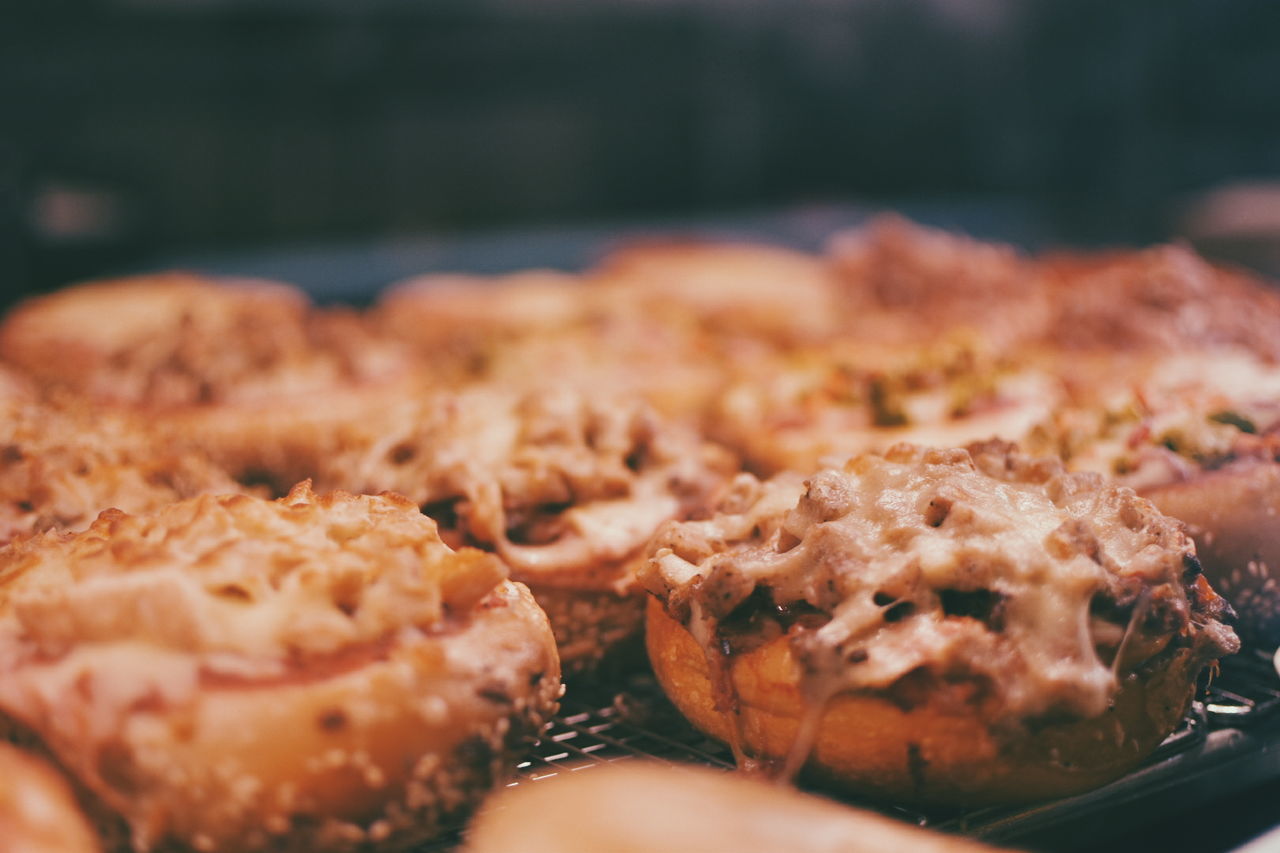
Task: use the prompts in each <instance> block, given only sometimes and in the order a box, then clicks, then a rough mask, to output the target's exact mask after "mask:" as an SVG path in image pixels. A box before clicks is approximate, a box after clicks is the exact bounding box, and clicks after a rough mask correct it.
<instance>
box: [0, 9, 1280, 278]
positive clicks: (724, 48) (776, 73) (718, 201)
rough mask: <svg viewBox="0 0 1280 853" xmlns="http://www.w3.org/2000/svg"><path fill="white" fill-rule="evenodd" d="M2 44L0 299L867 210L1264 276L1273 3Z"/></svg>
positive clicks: (204, 17)
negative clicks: (269, 263)
mask: <svg viewBox="0 0 1280 853" xmlns="http://www.w3.org/2000/svg"><path fill="white" fill-rule="evenodd" d="M3 18H4V20H5V23H4V24H2V25H0V110H2V111H0V116H3V118H2V119H0V262H2V264H3V267H2V270H3V275H4V276H5V281H6V286H7V288H8V290H9V291H10V295H11V296H12V295H13V294H16V293H19V292H24V291H30V290H35V289H47V288H49V287H53V286H56V285H60V284H63V283H65V282H67V281H70V280H74V279H77V278H82V277H85V276H91V275H100V274H106V273H110V272H115V271H118V270H128V269H138V268H145V267H147V266H149V265H152V264H166V263H170V262H182V261H184V260H186V259H188V258H205V259H208V258H217V257H220V256H225V257H233V256H237V253H239V255H238V256H240V257H247V256H246V255H245V254H244V253H246V252H249V253H252V252H255V251H257V252H259V253H262V252H268V251H279V250H281V249H282V247H293V248H292V249H290V250H291V251H295V252H305V251H306V250H307V247H334V246H360V245H364V244H365V242H367V241H387V240H394V241H399V243H398V244H399V245H407V244H409V243H412V241H414V240H417V239H423V240H430V239H439V238H440V236H441V235H458V234H475V233H500V234H519V233H523V232H524V231H525V230H527V229H538V228H542V229H546V228H548V227H550V228H552V229H555V228H558V227H571V226H582V225H587V224H589V225H591V226H592V227H602V228H608V227H609V226H610V224H617V225H619V227H621V226H622V225H625V224H627V223H636V222H673V223H679V222H684V221H699V222H716V221H717V220H718V219H720V218H730V219H731V218H733V217H740V216H743V215H746V216H753V215H760V214H761V212H764V213H765V215H767V214H768V212H771V211H785V212H787V213H788V215H792V216H794V215H795V214H796V212H797V211H798V212H800V215H803V214H804V212H805V211H814V210H817V211H823V210H828V211H829V210H832V209H834V210H838V211H842V212H849V211H853V212H854V213H853V214H851V215H855V216H856V215H861V213H862V212H863V211H865V210H866V209H870V208H878V207H893V208H902V209H905V210H907V211H908V212H911V211H913V210H920V211H924V212H925V213H924V217H923V218H926V219H928V218H930V217H931V216H932V218H934V219H938V220H942V221H943V224H952V225H960V226H962V227H964V226H966V225H968V224H969V223H976V224H975V225H973V226H972V227H971V230H977V231H986V232H990V233H984V234H983V236H1002V235H1006V234H1007V235H1009V236H1010V238H1011V239H1014V240H1018V241H1020V242H1024V243H1032V244H1043V243H1071V244H1082V245H1094V244H1099V243H1110V244H1134V243H1145V242H1150V241H1154V240H1160V239H1166V238H1169V237H1172V236H1189V237H1191V238H1193V239H1195V240H1197V241H1199V242H1200V243H1202V244H1203V245H1205V246H1207V247H1208V248H1209V249H1210V250H1211V251H1216V252H1220V253H1222V254H1224V255H1225V256H1228V257H1231V258H1233V259H1239V260H1243V261H1245V262H1247V263H1253V264H1255V265H1257V266H1260V267H1263V268H1267V267H1268V266H1269V265H1270V264H1273V263H1276V259H1275V254H1274V248H1273V246H1274V244H1275V239H1274V238H1275V236H1276V234H1277V233H1278V232H1280V192H1277V189H1276V187H1277V186H1278V185H1277V184H1276V183H1275V182H1276V181H1280V94H1277V87H1278V85H1280V3H1276V2H1273V0H1255V1H1254V2H1245V0H1135V2H1123V3H1116V2H1112V0H595V2H571V0H559V1H558V2H557V0H434V1H433V0H417V2H414V0H362V2H338V0H309V1H308V0H96V2H92V1H91V0H46V2H42V3H28V4H20V5H19V4H10V7H9V8H8V9H7V10H6V12H5V13H4V16H3ZM836 218H837V219H839V218H840V217H836ZM846 218H847V217H846ZM818 221H819V222H825V221H826V220H823V219H822V218H821V216H819V217H818ZM362 241H365V242H362ZM370 245H372V244H370ZM518 245H519V244H518V242H517V249H516V252H517V254H518ZM258 257H264V256H263V255H261V254H259V255H258ZM330 257H334V256H330ZM343 257H344V258H346V261H347V262H351V261H352V258H353V257H355V256H352V255H346V256H343ZM533 260H535V261H536V260H541V259H539V258H534V259H533ZM335 263H336V261H335ZM330 274H332V271H330Z"/></svg>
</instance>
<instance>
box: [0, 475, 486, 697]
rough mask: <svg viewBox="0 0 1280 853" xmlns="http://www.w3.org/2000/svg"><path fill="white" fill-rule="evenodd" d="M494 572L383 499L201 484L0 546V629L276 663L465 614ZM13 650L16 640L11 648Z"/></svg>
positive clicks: (28, 642)
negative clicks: (70, 529) (141, 511)
mask: <svg viewBox="0 0 1280 853" xmlns="http://www.w3.org/2000/svg"><path fill="white" fill-rule="evenodd" d="M504 576H505V569H504V567H503V566H502V565H501V564H500V563H499V562H498V560H497V559H496V558H495V557H493V556H492V555H487V554H482V553H480V552H476V551H473V550H470V549H466V550H463V551H460V552H457V553H455V552H454V551H452V550H451V549H449V548H448V547H447V546H445V545H444V544H443V543H442V542H441V541H440V537H439V535H438V534H437V532H436V527H435V524H434V523H433V522H432V521H431V520H430V519H428V518H426V517H424V516H422V515H421V514H420V513H419V512H418V510H417V507H416V506H414V505H413V504H410V503H408V502H407V501H404V500H403V499H398V498H395V497H367V496H361V497H356V496H352V495H345V494H341V493H338V494H333V495H324V496H316V495H314V494H313V493H312V492H311V491H310V489H309V488H308V486H307V484H305V483H304V484H302V485H300V486H299V487H298V488H296V489H295V490H294V491H293V492H292V493H291V494H290V495H289V496H288V497H286V498H282V499H281V500H279V501H264V500H260V499H257V498H252V497H248V496H244V495H233V496H220V497H215V496H204V497H199V498H195V499H192V500H189V501H183V502H180V503H176V504H172V505H170V506H168V507H166V508H165V509H162V510H160V511H159V512H157V513H156V514H154V515H152V516H130V515H126V514H124V513H122V512H119V511H110V512H107V513H104V514H103V515H102V517H101V518H99V519H98V521H96V522H95V523H94V524H93V526H92V527H90V528H89V530H87V531H86V532H84V533H81V534H78V535H54V534H47V535H44V536H40V537H36V538H33V539H29V540H23V541H20V542H17V543H15V544H13V545H10V546H9V547H7V548H5V549H3V550H0V631H3V632H4V633H5V634H7V635H8V636H10V637H11V638H16V640H17V645H16V647H17V648H22V649H27V650H28V651H27V652H25V653H30V654H36V655H40V656H58V655H62V654H65V653H67V652H68V651H70V650H72V649H77V648H81V649H82V648H85V647H94V646H104V645H105V646H114V645H118V644H120V643H139V644H144V645H150V646H151V647H153V648H154V649H156V650H157V653H159V654H162V655H175V654H176V655H178V656H179V657H180V658H181V659H182V660H183V661H185V662H186V664H185V665H196V666H203V667H205V668H209V669H212V670H215V671H217V670H220V669H223V668H224V667H223V666H222V665H223V664H224V663H225V664H226V665H227V666H230V667H231V670H232V672H234V673H243V671H244V670H245V669H246V668H247V669H248V670H249V671H252V672H259V673H262V672H273V671H280V670H281V668H282V667H284V666H286V665H289V664H293V663H296V662H299V661H302V660H307V659H325V658H329V657H331V656H333V655H335V654H338V653H340V652H342V651H343V650H344V649H346V648H348V647H353V646H354V647H363V646H366V645H368V644H370V643H376V642H378V641H381V640H384V639H387V638H389V637H391V636H393V635H394V634H395V633H396V632H397V631H400V630H403V629H409V628H427V627H430V626H432V625H434V624H436V623H438V622H440V621H441V619H442V618H443V617H444V612H445V608H446V607H447V608H449V610H450V611H451V612H453V613H459V614H460V613H465V612H466V610H467V609H468V608H469V607H470V606H471V604H473V603H474V602H475V601H477V600H479V598H480V597H482V596H483V595H484V594H485V593H487V592H488V591H489V590H490V589H492V588H493V587H494V586H495V585H496V584H497V583H498V582H499V581H501V580H502V579H503V578H504ZM9 648H10V649H11V650H12V649H13V648H15V646H10V647H9Z"/></svg>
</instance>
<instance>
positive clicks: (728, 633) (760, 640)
mask: <svg viewBox="0 0 1280 853" xmlns="http://www.w3.org/2000/svg"><path fill="white" fill-rule="evenodd" d="M652 548H653V554H654V556H653V557H652V559H651V560H650V562H649V564H648V566H647V567H646V569H645V570H644V571H643V572H642V573H641V580H642V582H643V583H644V584H645V586H646V588H647V589H649V590H650V592H652V593H654V594H655V596H657V598H658V600H659V601H660V602H661V603H662V608H661V609H654V610H651V613H650V618H649V631H650V635H649V639H648V644H649V651H650V657H651V660H652V661H653V663H654V666H655V671H656V672H657V673H658V675H659V678H660V680H662V681H663V683H664V686H665V687H667V688H668V690H669V692H670V695H671V696H672V698H673V701H675V702H676V704H677V705H678V706H680V707H681V708H682V710H685V711H686V713H687V714H688V715H689V716H690V718H691V719H692V720H693V722H694V723H695V724H696V725H699V726H700V727H702V728H703V729H704V730H706V731H708V732H710V733H712V734H715V735H717V736H720V737H722V738H725V739H726V740H728V741H729V742H730V743H731V744H736V745H737V747H738V748H740V749H742V750H743V751H744V752H746V753H747V754H750V755H755V756H758V757H761V758H767V759H776V760H779V761H782V760H784V759H785V760H786V765H787V769H788V770H795V769H797V768H798V767H799V766H800V764H801V763H802V762H803V761H805V760H806V758H807V759H808V764H809V767H810V769H811V770H813V771H815V772H817V773H819V774H820V775H821V774H825V775H830V776H833V777H835V779H836V780H837V781H838V782H839V783H841V784H845V785H849V786H851V787H854V788H858V789H861V790H874V791H878V792H880V793H882V794H885V795H890V796H897V797H902V798H907V799H917V800H921V801H926V802H954V803H972V804H977V803H988V802H1001V801H1007V800H1015V799H1016V800H1021V799H1028V798H1036V797H1041V796H1049V795H1053V794H1058V793H1064V792H1066V791H1068V790H1081V789H1083V788H1086V787H1090V786H1093V785H1096V784H1099V783H1100V782H1101V781H1103V780H1105V779H1106V778H1111V777H1114V776H1117V775H1120V774H1121V773H1123V772H1124V770H1125V769H1127V768H1128V767H1130V766H1132V765H1133V764H1134V763H1136V762H1137V761H1139V760H1141V758H1142V757H1144V756H1145V755H1146V754H1147V753H1148V752H1149V751H1150V749H1153V748H1154V747H1155V745H1156V744H1158V743H1159V741H1160V740H1161V739H1162V738H1163V737H1164V736H1165V735H1167V734H1168V732H1169V731H1170V730H1171V729H1172V728H1173V726H1174V725H1175V724H1176V722H1177V720H1178V719H1179V718H1180V716H1181V714H1182V713H1183V712H1184V710H1185V707H1186V704H1187V702H1188V701H1189V700H1190V697H1191V693H1192V690H1193V688H1194V682H1195V677H1196V675H1197V674H1198V672H1199V670H1200V669H1201V668H1202V667H1203V666H1204V665H1205V664H1206V663H1207V662H1208V661H1210V660H1212V659H1214V658H1216V657H1217V656H1219V655H1220V654H1225V653H1230V652H1232V651H1235V649H1236V648H1238V645H1239V643H1238V640H1237V639H1236V637H1235V635H1234V634H1233V633H1232V632H1231V631H1230V629H1229V628H1227V627H1226V626H1224V625H1222V624H1221V623H1220V622H1219V621H1218V620H1217V618H1216V617H1217V616H1218V615H1219V614H1220V613H1221V612H1223V611H1224V610H1225V605H1224V604H1223V603H1222V601H1221V599H1220V598H1218V597H1217V596H1216V595H1215V594H1214V593H1213V591H1212V590H1211V589H1210V588H1209V587H1208V585H1207V584H1206V583H1205V582H1204V579H1203V577H1202V576H1200V575H1199V574H1198V572H1199V565H1198V563H1197V561H1196V559H1195V551H1194V546H1193V544H1192V543H1191V541H1190V539H1189V538H1188V537H1187V536H1186V535H1185V534H1184V533H1183V532H1182V531H1181V529H1180V528H1179V526H1178V525H1177V523H1176V522H1174V521H1172V520H1171V519H1168V518H1165V517H1163V516H1160V515H1159V514H1158V513H1157V512H1156V511H1155V510H1154V508H1153V507H1152V506H1151V505H1150V503H1148V502H1146V501H1144V500H1143V499H1141V498H1138V497H1136V496H1135V495H1134V494H1133V492H1132V491H1130V490H1127V489H1120V488H1116V487H1113V486H1105V485H1103V484H1102V482H1101V480H1100V479H1099V478H1097V477H1096V476H1094V475H1084V474H1067V473H1064V472H1063V470H1062V467H1061V465H1060V464H1058V463H1056V462H1054V461H1050V460H1047V459H1031V458H1028V457H1022V456H1019V455H1017V454H1016V453H1014V452H1013V451H1012V448H1011V446H1009V445H1006V444H1002V443H999V442H988V443H984V444H978V445H972V446H970V448H969V449H968V450H963V449H957V450H928V449H921V448H916V447H912V446H909V445H899V446H897V447H894V448H891V449H890V450H889V451H887V452H886V453H885V455H883V456H878V455H873V454H867V455H864V456H860V457H856V458H854V459H852V460H850V461H849V463H848V464H847V465H846V466H845V467H844V468H843V469H841V470H827V471H822V472H819V473H818V474H815V475H813V476H812V477H810V478H809V479H808V480H806V481H803V482H800V481H799V479H798V478H796V477H780V478H777V479H776V480H774V481H770V482H768V483H764V484H759V483H756V482H755V481H753V480H752V479H751V478H744V479H742V480H740V481H739V483H738V484H737V485H736V486H735V489H734V490H733V491H732V492H730V493H729V495H728V496H727V497H726V498H725V500H724V502H723V505H722V512H721V514H719V515H717V516H714V517H712V518H711V519H708V520H706V521H701V522H686V523H683V524H669V525H667V526H666V527H665V528H664V530H663V531H662V532H661V533H660V534H659V535H658V536H657V537H656V538H655V541H654V543H653V546H652ZM859 720H861V722H859ZM866 730H869V731H871V732H872V733H874V736H873V737H864V736H863V732H864V731H866ZM855 732H856V734H854V733H855ZM850 740H852V741H854V743H852V744H850V745H847V746H846V745H844V742H846V741H850ZM1104 741H1105V742H1107V743H1110V744H1112V745H1113V747H1114V748H1113V749H1111V750H1103V749H1101V746H1100V744H1101V743H1102V742H1104ZM1046 763H1047V764H1048V766H1045V765H1046ZM1081 768H1084V769H1083V770H1082V769H1081Z"/></svg>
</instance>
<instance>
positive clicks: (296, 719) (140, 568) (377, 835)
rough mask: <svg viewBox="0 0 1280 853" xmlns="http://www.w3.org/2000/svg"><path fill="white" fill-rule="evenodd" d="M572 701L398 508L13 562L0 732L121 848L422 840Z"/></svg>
mask: <svg viewBox="0 0 1280 853" xmlns="http://www.w3.org/2000/svg"><path fill="white" fill-rule="evenodd" d="M559 693H560V680H559V663H558V659H557V656H556V652H555V645H554V642H553V640H552V636H551V631H550V628H549V627H548V625H547V621H546V616H545V615H544V614H543V613H542V611H541V610H540V609H539V608H538V607H537V605H536V604H534V602H533V599H532V598H531V596H530V595H529V593H528V590H526V589H525V588H524V587H522V586H520V585H519V584H514V583H511V582H509V581H507V580H506V568H505V566H503V564H502V563H501V561H500V560H499V559H498V558H497V557H495V556H493V555H491V554H485V553H482V552H479V551H476V550H473V549H462V550H459V551H456V552H455V551H453V550H452V549H450V548H448V547H447V546H446V545H444V544H443V543H442V542H441V541H440V538H439V536H438V534H437V533H436V528H435V524H434V523H433V522H432V521H431V520H430V519H428V518H426V517H424V516H422V515H421V514H420V513H419V512H418V508H417V507H416V506H415V505H414V504H411V503H409V502H407V501H405V500H404V499H403V498H396V497H358V496H353V495H348V494H343V493H335V494H331V495H315V494H313V493H312V492H311V491H310V490H309V489H308V488H307V486H306V484H303V485H300V486H299V487H298V488H296V489H294V491H293V492H291V493H290V495H289V496H288V497H286V498H283V499H281V500H279V501H274V502H269V501H265V500H261V499H258V498H253V497H249V496H245V495H232V496H205V497H200V498H195V499H192V500H188V501H183V502H179V503H175V504H172V505H171V506H169V507H167V508H165V509H162V510H159V511H157V512H156V513H155V514H153V515H150V516H131V515H126V514H124V513H121V512H119V511H111V512H107V513H104V514H103V515H102V516H101V517H100V518H99V519H98V520H97V521H96V522H95V523H94V524H93V525H92V526H91V527H90V528H89V529H88V530H87V531H85V532H83V533H80V534H59V533H46V534H42V535H40V536H36V537H32V538H27V539H20V540H18V541H17V542H15V543H13V544H11V545H9V546H7V547H6V548H4V549H3V550H0V731H3V733H4V734H5V735H6V736H7V737H8V738H10V739H11V740H15V741H17V742H19V743H22V744H24V745H26V746H27V747H29V748H31V749H33V750H36V751H39V752H42V753H44V754H46V755H48V756H49V757H51V758H52V759H53V760H54V761H55V762H56V764H57V765H58V766H59V767H60V768H61V769H62V770H63V771H64V772H65V774H66V775H67V777H68V779H69V780H70V781H71V783H72V784H73V785H74V787H75V788H76V791H77V794H78V795H79V796H80V798H81V799H82V800H83V801H84V802H85V803H86V804H88V806H89V808H90V811H91V813H92V815H93V818H94V819H95V821H96V823H97V825H98V828H99V831H100V832H102V833H103V835H104V837H105V838H106V839H108V842H109V845H110V846H112V847H113V848H115V847H120V848H123V847H126V846H127V847H129V848H130V849H133V850H137V851H147V850H171V849H184V850H185V849H195V850H328V849H349V848H353V847H361V849H365V848H367V847H369V846H375V845H383V844H389V845H393V846H402V845H404V844H408V843H413V842H415V841H418V840H422V839H425V838H429V837H431V836H432V835H434V834H436V833H437V832H439V831H440V829H441V828H442V827H443V826H445V825H446V822H447V821H449V820H453V819H456V818H457V817H458V816H459V815H461V814H464V813H465V812H466V811H467V810H468V809H469V807H470V806H471V805H473V804H474V803H475V802H476V801H477V800H478V799H479V798H480V797H481V796H483V795H484V794H485V793H486V792H487V791H488V790H489V788H490V787H491V786H492V785H494V784H496V783H498V782H499V781H500V780H501V779H503V778H505V775H506V773H507V772H509V769H510V766H511V765H512V764H514V761H515V756H516V755H517V754H518V750H519V749H520V748H521V747H522V746H523V745H524V744H525V743H526V742H527V741H528V740H529V739H531V738H532V737H534V736H536V735H537V734H538V732H539V731H540V729H541V727H542V725H543V723H544V721H545V720H547V718H548V717H549V715H550V714H551V713H552V711H553V709H554V708H555V705H556V701H557V699H558V697H559Z"/></svg>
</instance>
